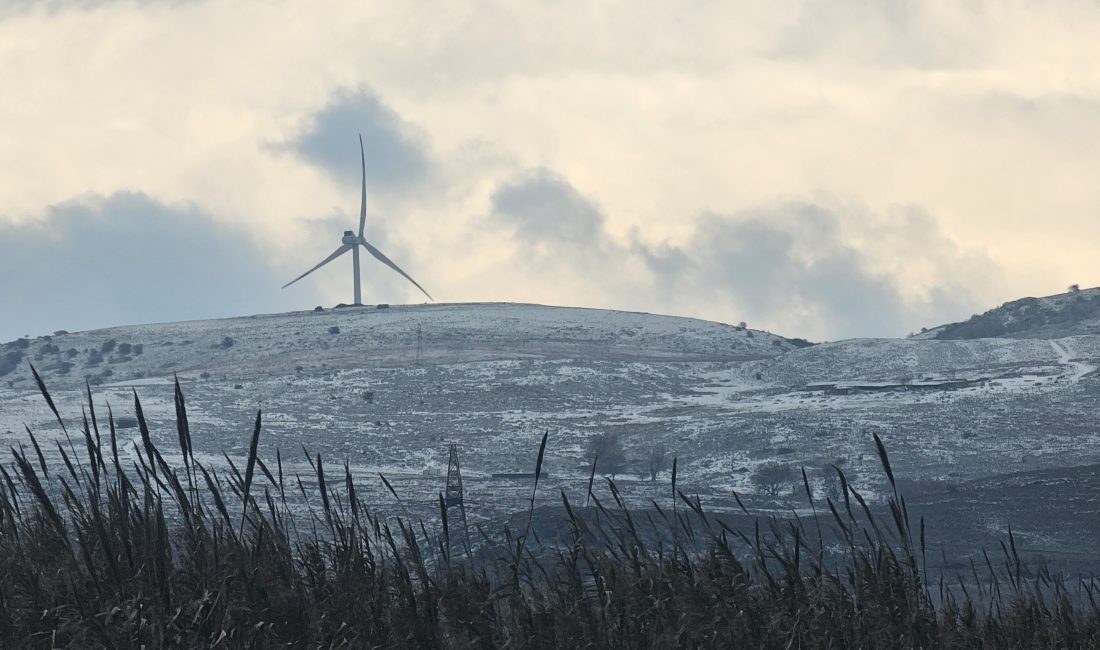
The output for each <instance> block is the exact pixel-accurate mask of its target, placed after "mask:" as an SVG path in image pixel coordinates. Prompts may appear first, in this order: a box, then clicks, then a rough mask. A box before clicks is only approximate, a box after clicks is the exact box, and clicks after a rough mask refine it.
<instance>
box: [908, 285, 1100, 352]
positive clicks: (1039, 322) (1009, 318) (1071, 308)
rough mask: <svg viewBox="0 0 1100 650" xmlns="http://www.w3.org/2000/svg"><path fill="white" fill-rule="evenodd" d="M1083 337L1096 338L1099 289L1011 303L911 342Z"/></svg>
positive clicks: (1099, 324)
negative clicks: (923, 340) (1092, 336)
mask: <svg viewBox="0 0 1100 650" xmlns="http://www.w3.org/2000/svg"><path fill="white" fill-rule="evenodd" d="M1084 334H1100V287H1098V288H1093V289H1081V290H1078V291H1070V292H1068V293H1060V294H1056V295H1053V296H1046V297H1045V298H1021V299H1019V300H1013V301H1012V302H1006V303H1005V304H1003V305H1001V306H1000V307H997V308H996V309H991V310H989V311H987V312H985V313H984V314H976V315H974V316H971V317H970V318H969V319H967V320H965V321H963V322H961V323H949V324H947V325H940V326H938V327H934V328H931V329H928V330H925V331H923V332H921V333H920V334H917V335H915V336H914V337H913V338H920V339H932V338H934V339H939V340H951V339H982V338H1016V339H1028V338H1032V339H1059V338H1065V337H1067V336H1080V335H1084Z"/></svg>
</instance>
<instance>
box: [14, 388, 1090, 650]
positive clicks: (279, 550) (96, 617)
mask: <svg viewBox="0 0 1100 650" xmlns="http://www.w3.org/2000/svg"><path fill="white" fill-rule="evenodd" d="M34 374H35V379H36V380H37V381H38V383H39V387H40V388H41V391H42V394H43V396H44V397H45V399H46V401H47V404H48V405H49V406H50V408H51V410H52V411H53V413H54V415H55V416H57V421H58V425H59V426H60V428H61V429H62V430H63V431H64V430H65V424H64V423H63V421H62V419H61V417H60V416H59V415H58V412H57V409H56V408H55V407H54V403H53V401H52V399H51V398H50V396H49V393H48V392H47V391H46V388H45V386H44V385H43V384H42V381H41V378H40V377H39V376H38V373H37V372H35V373H34ZM133 407H134V413H135V418H136V419H137V421H138V426H139V429H140V433H141V443H140V445H135V448H134V449H133V450H132V452H131V450H126V449H122V450H120V449H119V447H118V445H119V438H118V436H117V435H116V425H115V423H114V418H113V416H112V414H111V413H110V412H109V411H108V413H107V414H105V417H102V416H103V415H104V414H100V413H97V412H96V411H95V405H94V404H93V402H92V399H91V391H90V390H89V391H88V400H87V403H86V405H85V411H86V417H85V418H84V420H83V421H82V423H81V428H80V431H79V432H76V433H74V434H73V435H72V436H70V434H69V432H68V431H64V437H63V439H64V440H65V443H64V444H58V445H57V451H58V453H59V455H60V457H61V459H62V460H63V466H62V465H59V466H57V467H52V466H50V465H49V464H48V463H47V462H46V460H45V457H44V455H43V452H42V447H41V445H40V442H39V440H38V439H37V438H36V437H35V436H34V434H29V439H28V443H29V445H30V449H29V450H28V449H26V448H24V447H22V446H20V447H18V448H15V449H12V455H13V459H12V461H11V462H9V463H8V464H7V465H6V466H0V479H2V480H0V647H19V648H25V647H29V648H36V647H41V648H108V647H110V648H116V647H117V648H132V647H135V648H136V647H140V646H142V645H144V646H145V647H158V648H159V647H215V646H216V647H235V648H242V647H250V648H252V647H263V648H277V647H326V648H340V647H343V648H359V647H447V648H473V647H501V646H507V647H538V648H542V647H578V648H579V647H622V648H669V647H731V648H736V647H745V648H750V647H751V648H799V647H801V648H806V647H815V648H817V647H834V648H845V647H848V648H853V647H864V648H887V647H888V648H934V647H960V648H961V647H967V648H970V647H978V648H1007V647H1044V648H1046V647H1059V648H1062V647H1077V648H1088V647H1096V646H1097V644H1098V643H1100V608H1098V606H1097V604H1096V600H1095V596H1096V591H1095V588H1096V586H1095V585H1094V584H1093V583H1091V582H1090V583H1081V584H1080V593H1078V591H1075V590H1073V589H1072V588H1070V587H1067V584H1066V583H1065V582H1064V581H1062V580H1060V579H1059V578H1058V577H1057V576H1054V575H1051V574H1050V573H1049V572H1046V571H1044V570H1039V571H1037V572H1035V573H1031V572H1029V571H1028V570H1027V568H1025V567H1023V566H1022V563H1021V561H1020V558H1019V555H1018V554H1017V553H1016V546H1015V541H1014V539H1013V538H1012V536H1011V534H1009V536H1008V537H1007V540H1006V542H1005V544H1004V545H1003V547H1002V549H1001V553H1000V555H999V556H998V559H997V560H990V561H989V562H988V565H987V566H986V567H985V568H983V569H978V568H976V567H975V568H973V580H972V581H969V582H967V581H960V583H959V584H958V585H955V586H952V585H948V584H945V583H944V582H942V581H941V582H940V583H939V584H938V585H935V586H933V585H929V584H927V582H926V576H925V572H924V571H923V570H922V567H923V566H924V554H925V549H926V544H925V530H924V524H923V520H921V521H917V522H911V521H910V518H909V514H908V509H907V508H906V504H905V500H904V498H903V497H902V496H900V495H899V494H898V493H897V491H896V482H895V480H894V476H893V472H892V470H891V467H890V461H889V458H888V457H887V455H886V451H885V449H884V448H883V446H882V443H881V442H880V441H879V440H878V438H877V437H875V443H876V446H877V449H878V452H879V457H880V460H881V462H882V465H883V468H884V472H885V474H886V477H887V479H888V480H889V484H890V485H891V486H893V488H894V491H893V493H892V495H891V496H890V498H889V500H888V502H887V504H886V505H887V508H888V513H889V515H888V517H885V518H881V519H880V518H876V516H875V515H874V514H873V511H872V509H871V508H870V507H869V506H868V504H867V502H866V500H865V498H864V497H863V495H861V494H860V493H859V491H858V490H856V489H854V488H853V487H852V486H851V484H850V483H848V482H847V480H846V478H845V475H844V474H843V472H841V471H840V470H836V477H837V480H838V481H839V482H840V484H841V493H840V495H839V498H838V499H837V500H833V499H827V500H825V501H824V502H821V501H818V500H816V499H814V498H813V490H811V488H810V483H809V480H808V478H807V476H806V474H805V473H803V474H801V476H800V477H799V480H800V481H801V483H796V485H798V486H799V488H798V489H800V490H803V489H804V491H805V496H806V498H807V500H808V506H809V507H810V508H812V509H813V512H814V517H813V518H812V521H813V522H815V523H812V524H811V523H809V522H808V520H807V521H805V522H804V521H803V520H801V519H795V520H791V521H779V520H777V519H774V518H773V519H764V520H757V521H758V523H757V525H756V526H755V528H754V529H753V530H738V529H736V528H733V527H731V526H730V525H729V524H728V523H726V520H723V519H722V518H719V517H715V516H714V515H712V514H710V513H708V512H707V510H706V509H705V508H704V506H703V504H702V503H701V501H700V500H699V499H698V498H696V497H692V496H690V495H687V494H684V493H683V492H682V491H680V490H678V489H677V476H676V463H675V462H674V463H673V469H672V473H671V485H670V489H669V491H668V497H667V499H663V500H662V501H664V503H663V504H658V503H657V502H653V504H652V508H649V509H645V510H641V511H636V510H631V509H629V508H628V507H627V506H626V504H625V502H624V501H623V499H622V497H621V495H620V494H619V492H618V490H617V488H616V486H615V483H614V481H608V482H607V492H606V493H604V492H601V494H604V496H607V495H608V494H609V495H610V496H609V497H607V501H608V503H603V502H602V501H601V500H600V498H598V496H597V495H595V494H594V493H593V492H592V488H591V484H590V486H589V494H590V495H592V499H591V500H592V502H593V504H594V505H593V506H591V507H588V508H581V507H579V501H578V502H575V501H574V498H571V496H570V495H568V494H566V493H565V492H564V491H562V492H561V494H560V501H561V512H562V513H563V516H562V520H563V521H564V522H565V524H564V526H563V529H562V530H561V531H558V534H556V535H554V536H552V537H551V536H545V535H544V536H542V537H540V535H539V534H538V529H539V527H538V526H537V525H536V526H533V525H532V522H533V521H534V519H535V514H536V512H535V507H534V503H535V501H534V498H533V496H532V500H531V508H530V510H529V512H527V513H525V514H524V515H522V517H521V521H522V522H525V523H521V524H520V525H519V526H517V527H516V529H515V530H511V529H510V528H509V527H508V526H505V527H504V530H502V531H480V538H479V539H478V540H477V541H475V542H474V548H472V549H470V548H465V549H464V548H463V546H465V545H464V544H452V543H451V536H452V535H454V534H455V531H454V530H453V529H452V528H451V524H450V523H449V522H448V520H447V516H446V508H445V507H441V509H440V518H439V520H438V521H437V522H411V521H407V520H405V519H403V518H401V517H393V518H385V517H382V516H380V515H379V514H377V513H376V512H374V511H373V510H372V509H371V508H370V507H369V506H368V504H367V503H366V502H365V500H364V497H363V495H364V490H363V486H362V485H360V484H357V483H356V482H355V481H354V480H353V478H352V474H351V471H350V469H349V468H348V466H347V465H346V464H345V465H344V466H343V468H340V467H339V466H336V467H333V466H332V465H331V464H329V463H328V462H326V461H325V460H324V459H322V458H321V456H320V455H317V456H315V457H314V456H308V458H309V462H310V466H311V467H312V475H310V476H298V475H293V476H289V475H286V474H285V473H284V465H283V458H282V456H281V453H280V454H277V455H276V458H275V459H267V460H266V461H265V459H263V458H261V457H260V456H259V453H258V442H259V439H260V436H261V433H262V418H261V415H260V414H259V413H257V414H256V419H255V424H254V426H253V428H252V431H251V435H250V436H249V437H248V440H249V447H248V448H249V453H248V456H247V458H246V459H245V460H244V461H243V464H238V463H235V462H234V461H232V460H231V459H229V458H228V457H226V464H227V468H226V469H225V470H224V471H222V472H217V471H214V469H213V468H211V467H208V466H207V465H206V464H204V463H203V462H200V460H199V459H198V458H196V457H195V455H194V454H193V452H192V444H191V434H192V432H191V426H190V423H189V420H188V417H187V408H186V403H185V399H184V395H183V393H182V391H181V390H180V388H179V385H178V383H177V385H176V389H175V410H176V431H175V432H174V433H175V436H174V437H175V438H176V439H177V440H178V447H179V448H178V452H177V453H178V455H179V459H180V460H179V462H178V464H176V465H173V464H169V462H168V461H166V460H165V458H164V456H163V455H162V453H161V451H160V449H159V448H158V447H157V445H156V444H155V443H154V440H153V436H152V435H151V432H150V431H149V427H148V424H147V422H146V420H145V418H144V415H143V412H142V407H141V403H140V401H139V399H138V397H137V395H136V394H135V395H134V405H133ZM101 423H102V424H103V426H100V425H101ZM546 445H547V438H546V437H544V438H543V444H542V446H541V447H540V449H539V450H538V458H537V460H536V461H535V486H534V489H535V490H537V489H538V478H539V475H540V473H541V469H542V459H543V453H544V451H545V448H546ZM124 458H125V459H127V461H126V462H125V463H124V462H123V459H124ZM131 458H132V459H133V460H130V459H131ZM334 470H336V471H334ZM383 481H384V482H385V479H384V478H383ZM385 485H386V487H387V488H388V489H389V490H390V491H391V492H392V491H393V488H392V486H390V484H389V483H388V482H385ZM393 495H394V496H397V494H396V492H393ZM573 497H575V498H577V499H580V500H583V498H584V495H573ZM440 503H441V505H442V496H440ZM745 514H746V515H748V514H749V513H748V511H747V510H745ZM825 525H828V526H829V527H830V528H831V529H832V532H831V534H830V537H829V538H828V539H829V541H828V543H826V542H825V541H824V539H825V538H823V537H822V534H821V531H820V527H821V526H825ZM521 530H522V532H519V531H521Z"/></svg>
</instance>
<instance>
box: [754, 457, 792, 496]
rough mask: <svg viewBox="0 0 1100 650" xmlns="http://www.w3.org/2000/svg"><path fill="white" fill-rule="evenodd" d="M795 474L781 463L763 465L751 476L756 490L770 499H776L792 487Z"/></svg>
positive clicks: (788, 466)
mask: <svg viewBox="0 0 1100 650" xmlns="http://www.w3.org/2000/svg"><path fill="white" fill-rule="evenodd" d="M794 481H795V472H794V470H793V469H791V466H790V465H785V464H783V463H764V464H763V465H761V466H760V467H758V468H757V469H756V473H755V474H753V475H752V483H753V485H754V486H756V489H758V490H760V492H762V493H763V494H766V495H768V496H770V497H777V496H779V495H781V494H783V492H784V490H789V489H790V488H791V486H793V485H794Z"/></svg>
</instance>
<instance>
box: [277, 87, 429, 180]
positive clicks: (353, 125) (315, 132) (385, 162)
mask: <svg viewBox="0 0 1100 650" xmlns="http://www.w3.org/2000/svg"><path fill="white" fill-rule="evenodd" d="M357 134H362V136H363V147H364V155H365V158H366V167H367V188H368V192H369V191H370V190H371V189H375V188H380V189H401V188H405V187H408V186H410V185H415V184H416V183H418V182H420V181H422V180H424V179H425V178H426V177H427V176H428V174H429V172H430V171H431V160H430V156H429V153H428V144H427V138H426V137H425V136H424V135H423V134H422V133H421V132H420V131H419V130H418V129H417V128H416V127H415V126H414V125H412V124H410V123H409V122H407V121H405V120H404V119H403V118H402V117H401V116H400V115H398V114H397V113H396V112H395V111H394V110H393V109H392V108H390V107H389V106H387V105H386V104H384V103H383V102H382V101H381V100H380V99H379V98H378V96H377V95H376V94H374V93H373V92H371V91H370V90H368V89H366V88H359V89H357V90H348V89H341V90H338V91H336V93H335V94H334V96H333V97H332V98H331V99H330V100H329V102H328V103H327V104H326V105H325V106H324V107H323V108H322V109H321V110H319V111H318V112H317V113H315V114H314V115H312V116H311V117H310V118H309V119H308V125H307V126H306V128H305V129H304V130H303V132H302V133H300V134H299V135H298V136H296V137H295V138H293V139H292V140H291V141H290V142H288V143H286V144H285V145H283V147H285V148H287V149H289V150H291V151H293V152H295V153H296V154H297V155H298V156H300V157H301V158H302V159H303V160H305V161H307V162H309V163H311V164H313V165H316V166H318V167H321V168H322V169H324V170H326V171H328V172H329V173H331V174H333V175H335V176H337V177H338V178H340V179H341V180H343V181H345V182H349V183H352V182H354V183H355V184H356V185H358V184H359V181H360V174H361V167H360V160H359V146H358V141H357V137H356V136H357Z"/></svg>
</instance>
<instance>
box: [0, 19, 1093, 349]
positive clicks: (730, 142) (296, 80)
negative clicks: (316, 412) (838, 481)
mask: <svg viewBox="0 0 1100 650" xmlns="http://www.w3.org/2000/svg"><path fill="white" fill-rule="evenodd" d="M1097 61H1100V4H1098V3H1096V2H1091V1H1090V2H1085V1H1077V2H1075V1H1069V0H1064V1H1063V0H1051V1H1049V2H1042V3H1037V2H1026V1H1019V2H1008V1H1006V2H981V1H980V0H975V1H973V2H957V1H955V0H950V1H943V2H939V1H936V0H929V1H927V2H907V1H905V0H889V1H885V0H884V1H878V0H827V1H801V2H800V1H794V0H779V1H776V0H767V1H761V2H725V1H721V2H719V1H714V2H711V1H708V0H685V1H684V2H678V3H659V2H648V1H645V0H642V1H638V0H635V1H632V2H610V1H596V2H587V3H570V2H560V1H546V2H539V1H537V0H536V1H531V2H523V3H516V2H505V1H501V2H491V1H487V2H440V3H433V2H428V1H425V2H415V3H395V2H361V3H348V2H327V1H325V0H319V1H311V2H289V1H287V2H279V1H263V2H259V1H249V0H236V1H223V0H193V1H192V0H143V1H133V0H131V1H123V0H118V1H111V0H46V1H33V2H32V1H31V0H0V80H2V81H0V83H2V84H3V86H4V90H3V93H2V95H0V341H6V340H11V339H14V338H16V337H19V336H23V335H32V336H35V335H40V334H47V333H50V332H53V331H55V330H60V329H65V330H70V331H75V330H80V329H89V328H96V327H104V326H112V325H126V324H137V323H148V322H162V321H174V320H189V319H198V318H213V317H228V316H237V315H248V314H254V313H265V312H279V311H289V310H296V309H312V308H313V307H314V306H315V305H325V306H331V305H334V304H336V303H340V302H350V301H351V291H352V287H351V277H350V276H351V260H350V256H345V257H343V258H340V259H339V260H337V261H335V262H333V263H331V264H329V265H328V266H326V267H324V268H323V269H321V270H319V271H317V272H316V273H314V274H313V275H310V276H309V277H308V278H306V279H304V280H302V281H300V282H298V283H296V284H294V285H292V286H291V287H289V288H287V289H280V287H281V286H282V285H283V284H285V283H286V282H288V281H290V280H291V279H293V278H294V277H296V276H298V275H299V274H301V273H302V272H304V271H305V270H307V269H308V268H310V267H311V266H313V265H314V264H316V263H317V262H319V261H320V260H321V259H323V258H324V257H325V256H327V255H328V254H329V253H331V252H332V251H333V250H334V249H335V248H336V247H337V246H339V245H340V242H339V238H340V236H341V234H342V232H343V231H344V230H348V229H355V227H356V225H357V221H358V211H359V148H358V134H362V137H363V141H364V144H365V147H366V166H367V176H368V219H367V228H366V238H367V240H368V241H370V242H372V243H373V244H374V245H375V246H377V247H378V248H380V249H381V250H382V251H383V252H384V253H385V254H386V255H387V256H388V257H390V258H391V259H392V260H393V261H395V262H396V263H397V264H398V265H400V266H401V267H402V268H403V269H404V270H405V271H407V272H408V273H409V274H410V275H411V276H412V277H413V278H415V279H416V280H417V281H418V282H419V283H420V284H422V285H423V286H424V287H425V288H426V289H427V290H428V291H429V292H430V293H431V294H432V295H433V296H434V297H435V298H436V300H438V301H440V302H469V301H478V302H481V301H511V302H532V303H543V304H556V305H571V306H584V307H599V308H611V309H626V310H635V311H646V312H654V313H665V314H675V315H681V316H691V317H698V318H705V319H709V320H717V321H722V322H728V323H738V322H741V321H745V322H747V323H748V325H749V326H750V327H753V328H759V329H767V330H770V331H773V332H776V333H779V334H782V335H785V336H791V337H804V338H808V339H811V340H837V339H844V338H850V337H862V336H904V335H906V334H908V333H910V332H914V331H917V330H919V329H920V328H921V327H930V326H934V325H936V324H940V323H944V322H950V321H955V320H961V319H965V318H967V317H969V316H970V315H971V314H973V313H978V312H982V311H985V310H987V309H990V308H992V307H995V306H997V305H999V304H1001V303H1003V302H1005V301H1008V300H1013V299H1016V298H1020V297H1024V296H1029V295H1049V294H1054V293H1059V292H1061V291H1064V290H1065V289H1066V287H1067V286H1068V285H1070V284H1074V283H1076V284H1080V285H1081V286H1082V287H1086V286H1095V285H1098V284H1100V268H1097V265H1096V259H1097V257H1098V256H1097V245H1096V243H1097V242H1100V182H1098V181H1097V179H1098V178H1100V66H1098V65H1096V62H1097ZM362 277H363V283H364V286H363V292H364V301H365V302H367V303H376V302H387V303H395V304H396V303H419V302H422V301H423V300H424V297H423V296H422V294H420V293H419V292H418V291H417V290H416V288H415V287H413V286H412V285H411V284H409V283H408V282H406V281H405V280H404V279H402V278H401V277H400V276H398V275H397V274H395V273H393V272H391V271H390V270H389V269H387V268H385V267H384V266H382V265H381V264H379V263H377V262H376V261H374V260H373V259H371V258H369V257H364V264H363V274H362Z"/></svg>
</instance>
